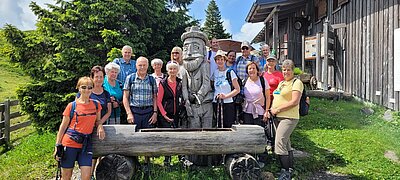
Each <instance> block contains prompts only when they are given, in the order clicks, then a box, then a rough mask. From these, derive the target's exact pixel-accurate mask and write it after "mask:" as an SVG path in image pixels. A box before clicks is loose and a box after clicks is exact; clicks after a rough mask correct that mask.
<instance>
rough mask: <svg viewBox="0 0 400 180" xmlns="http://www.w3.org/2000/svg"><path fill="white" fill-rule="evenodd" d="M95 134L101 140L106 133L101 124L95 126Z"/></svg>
mask: <svg viewBox="0 0 400 180" xmlns="http://www.w3.org/2000/svg"><path fill="white" fill-rule="evenodd" d="M97 136H98V137H99V139H100V140H103V139H104V138H105V137H106V133H105V131H104V127H103V125H102V124H100V125H99V126H97Z"/></svg>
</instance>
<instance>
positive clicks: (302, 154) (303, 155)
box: [293, 150, 310, 158]
mask: <svg viewBox="0 0 400 180" xmlns="http://www.w3.org/2000/svg"><path fill="white" fill-rule="evenodd" d="M293 157H295V158H306V157H310V154H308V153H307V152H303V151H299V150H293Z"/></svg>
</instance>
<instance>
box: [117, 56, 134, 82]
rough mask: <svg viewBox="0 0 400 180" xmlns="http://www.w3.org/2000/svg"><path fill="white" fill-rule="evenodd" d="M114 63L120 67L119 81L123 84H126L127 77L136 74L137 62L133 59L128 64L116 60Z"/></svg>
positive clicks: (121, 60) (119, 59) (120, 59)
mask: <svg viewBox="0 0 400 180" xmlns="http://www.w3.org/2000/svg"><path fill="white" fill-rule="evenodd" d="M113 62H114V63H116V64H118V65H119V68H120V71H119V74H118V77H117V80H118V81H119V82H121V83H122V84H125V79H126V77H128V76H129V75H131V74H133V73H136V60H132V59H131V60H130V61H129V63H126V61H125V60H124V59H122V58H116V59H114V61H113Z"/></svg>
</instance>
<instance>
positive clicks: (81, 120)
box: [62, 100, 101, 148]
mask: <svg viewBox="0 0 400 180" xmlns="http://www.w3.org/2000/svg"><path fill="white" fill-rule="evenodd" d="M94 102H95V101H93V100H90V102H89V103H88V104H81V103H78V102H76V107H75V111H76V112H77V113H78V114H79V116H78V123H76V115H74V116H73V117H72V119H71V120H70V123H69V126H68V128H70V129H74V126H75V123H76V127H75V131H78V132H80V133H82V134H91V133H92V132H93V128H94V125H95V122H96V114H93V113H95V112H96V105H94ZM95 103H98V102H95ZM97 107H98V109H97V113H100V111H101V105H100V103H98V105H97ZM71 108H72V102H71V103H69V104H68V105H67V107H66V108H65V110H64V112H63V116H67V117H68V118H69V117H70V116H69V115H70V112H71ZM83 114H93V115H86V116H81V115H83ZM62 145H63V146H67V147H73V148H82V144H79V143H77V142H75V141H73V140H71V139H70V138H69V136H68V135H67V134H64V136H63V138H62Z"/></svg>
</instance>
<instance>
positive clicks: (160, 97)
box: [157, 79, 176, 116]
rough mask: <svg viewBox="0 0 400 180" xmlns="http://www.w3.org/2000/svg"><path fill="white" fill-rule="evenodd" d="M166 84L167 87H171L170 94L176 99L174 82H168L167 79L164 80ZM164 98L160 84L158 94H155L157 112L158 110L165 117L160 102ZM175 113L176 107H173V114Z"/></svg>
mask: <svg viewBox="0 0 400 180" xmlns="http://www.w3.org/2000/svg"><path fill="white" fill-rule="evenodd" d="M166 81H167V82H168V86H169V87H171V89H172V92H173V93H174V96H175V97H176V81H174V82H170V81H168V79H167V80H166ZM163 98H164V86H163V85H162V84H160V85H159V86H158V94H157V106H158V110H160V113H161V115H163V116H165V115H166V114H167V112H166V111H165V109H164V107H163V105H162V100H163ZM175 112H176V107H175V106H174V112H173V113H175Z"/></svg>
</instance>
